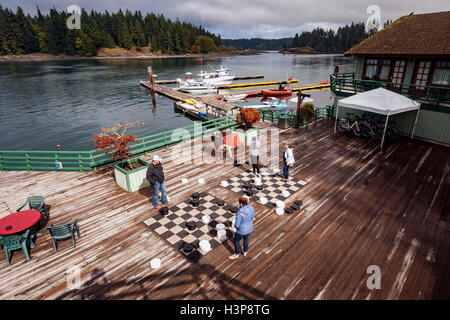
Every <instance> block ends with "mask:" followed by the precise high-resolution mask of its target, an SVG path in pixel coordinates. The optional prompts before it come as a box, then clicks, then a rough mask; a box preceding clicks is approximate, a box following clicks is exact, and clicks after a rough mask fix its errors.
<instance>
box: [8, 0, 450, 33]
mask: <svg viewBox="0 0 450 320" xmlns="http://www.w3.org/2000/svg"><path fill="white" fill-rule="evenodd" d="M0 4H1V5H2V6H4V7H8V8H11V9H15V8H16V7H17V6H21V7H22V8H23V9H24V10H25V12H27V13H31V14H34V13H35V12H36V6H39V8H40V9H41V11H43V12H47V11H48V9H50V8H52V7H55V8H56V9H58V10H66V8H67V6H69V5H73V4H75V5H78V6H80V7H81V8H85V9H86V10H88V11H90V10H91V9H94V10H97V11H104V10H105V9H107V10H108V11H110V12H113V11H117V10H118V9H119V8H122V9H126V8H128V9H131V10H137V9H139V10H141V11H142V12H143V13H145V12H154V13H162V14H164V15H165V16H166V17H168V18H172V19H175V18H177V17H178V18H180V20H184V21H189V22H192V23H193V24H196V25H200V24H201V25H202V26H203V27H205V28H206V29H208V30H210V31H212V32H216V33H220V34H221V35H222V38H224V39H230V38H231V39H236V38H249V37H261V38H267V39H274V38H282V37H290V36H292V35H293V34H295V33H296V32H301V31H304V30H312V29H313V28H315V27H317V26H320V27H323V28H327V29H328V28H337V27H339V26H341V25H345V24H347V23H351V22H353V21H354V22H366V21H367V18H368V17H369V16H370V14H368V13H367V8H368V7H369V6H370V5H377V6H378V7H379V8H380V11H381V12H380V14H381V21H382V22H385V21H386V20H387V19H394V20H395V19H397V18H399V17H401V16H403V15H408V14H410V13H411V12H415V13H416V14H417V13H428V12H437V11H449V10H450V1H449V0H395V1H394V0H322V1H315V0H243V1H242V0H0Z"/></svg>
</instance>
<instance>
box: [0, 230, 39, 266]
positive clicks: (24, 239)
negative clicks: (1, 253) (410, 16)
mask: <svg viewBox="0 0 450 320" xmlns="http://www.w3.org/2000/svg"><path fill="white" fill-rule="evenodd" d="M36 238H37V235H32V236H30V230H27V231H26V232H25V233H23V234H21V235H12V236H0V242H1V244H2V246H3V248H4V249H5V253H6V261H7V262H8V265H10V260H9V252H10V251H13V250H20V249H22V251H23V253H24V254H25V258H26V259H27V260H30V254H29V253H28V247H30V248H36V246H35V244H34V241H35V240H36Z"/></svg>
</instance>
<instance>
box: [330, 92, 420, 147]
mask: <svg viewBox="0 0 450 320" xmlns="http://www.w3.org/2000/svg"><path fill="white" fill-rule="evenodd" d="M339 106H341V107H347V108H351V109H357V110H362V111H367V112H373V113H378V114H382V115H385V116H386V124H385V126H384V132H383V138H382V140H381V148H383V145H384V138H385V135H386V129H387V125H388V122H389V116H391V115H394V114H398V113H403V112H408V111H413V110H417V116H416V120H415V122H414V128H413V131H412V134H411V138H412V137H413V136H414V131H415V129H416V124H417V119H418V118H419V111H420V103H418V102H416V101H414V100H412V99H409V98H408V97H405V96H402V95H401V94H398V93H396V92H393V91H389V90H386V89H384V88H378V89H374V90H370V91H366V92H362V93H358V94H355V95H353V96H351V97H348V98H345V99H342V100H340V101H339V102H338V105H337V110H336V123H335V127H334V133H336V128H337V120H338V113H339Z"/></svg>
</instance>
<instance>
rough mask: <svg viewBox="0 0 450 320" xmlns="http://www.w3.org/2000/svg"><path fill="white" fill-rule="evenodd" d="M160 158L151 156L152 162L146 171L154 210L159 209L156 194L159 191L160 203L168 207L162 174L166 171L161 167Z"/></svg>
mask: <svg viewBox="0 0 450 320" xmlns="http://www.w3.org/2000/svg"><path fill="white" fill-rule="evenodd" d="M161 160H162V159H161V158H160V157H159V156H157V155H155V156H153V160H152V162H151V163H150V165H149V166H148V169H147V180H148V181H149V182H150V184H151V185H152V188H153V205H154V206H155V208H156V209H159V208H161V206H160V205H159V199H158V193H159V191H160V190H161V197H162V203H163V204H165V205H167V206H170V203H169V201H168V200H167V194H166V183H165V182H164V173H166V170H164V169H163V167H162V165H161Z"/></svg>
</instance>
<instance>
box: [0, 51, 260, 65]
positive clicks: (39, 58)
mask: <svg viewBox="0 0 450 320" xmlns="http://www.w3.org/2000/svg"><path fill="white" fill-rule="evenodd" d="M262 52H263V51H258V50H248V51H234V52H215V53H205V54H201V53H193V54H172V55H171V54H141V55H138V54H129V55H128V54H119V55H102V56H93V57H84V56H78V55H74V56H69V55H66V54H60V55H57V56H55V55H51V54H48V53H30V54H26V55H7V56H0V63H1V62H43V61H64V60H67V61H69V60H121V59H139V60H151V59H167V58H200V57H205V58H207V57H227V56H241V55H258V54H260V53H262Z"/></svg>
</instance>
